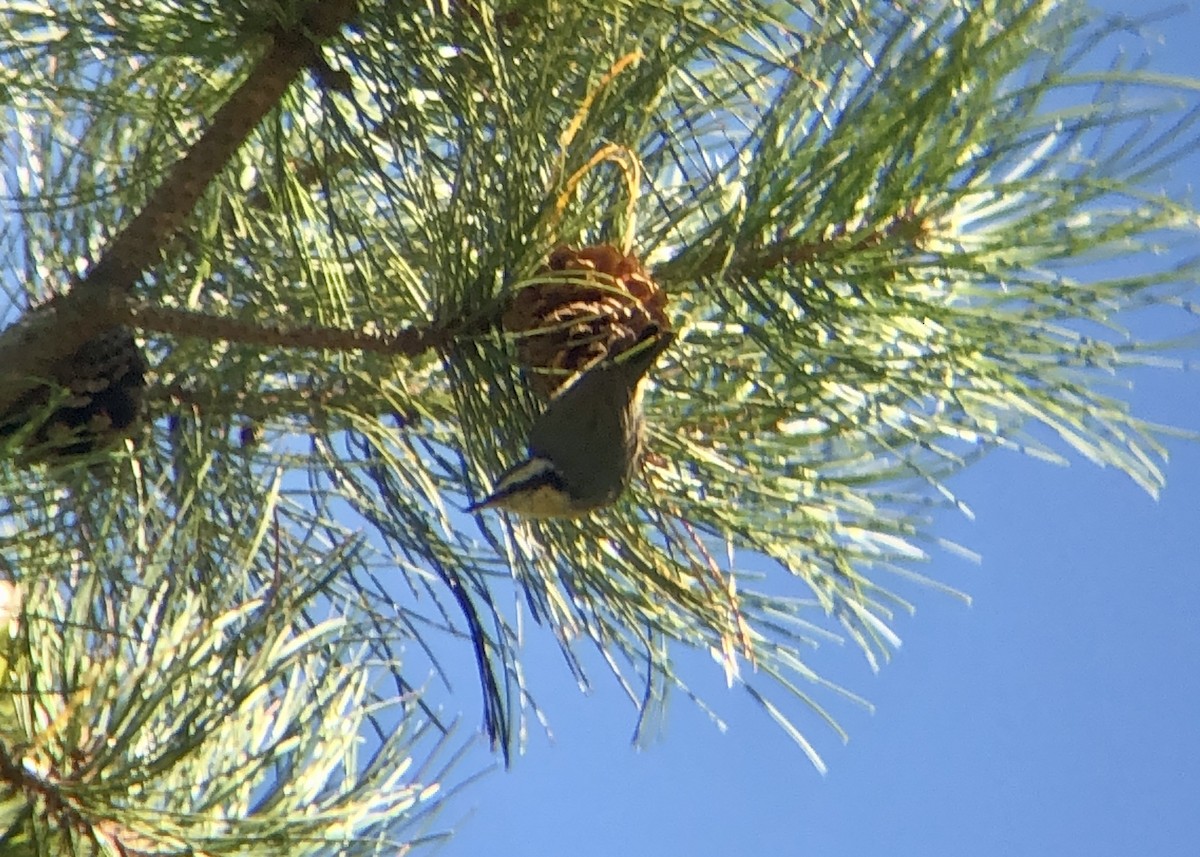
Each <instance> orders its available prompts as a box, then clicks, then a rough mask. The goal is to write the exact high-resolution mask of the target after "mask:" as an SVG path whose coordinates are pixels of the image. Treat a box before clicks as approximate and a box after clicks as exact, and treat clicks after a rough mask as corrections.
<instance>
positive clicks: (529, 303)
mask: <svg viewBox="0 0 1200 857" xmlns="http://www.w3.org/2000/svg"><path fill="white" fill-rule="evenodd" d="M558 273H561V274H563V275H564V276H563V279H554V275H555V274H558ZM537 278H538V281H535V282H533V283H531V284H530V285H528V286H526V287H525V288H523V289H521V290H520V291H519V292H517V293H516V295H515V296H514V297H513V299H512V300H511V301H510V302H509V305H508V307H507V308H506V309H505V311H504V317H503V319H502V323H503V325H504V329H505V331H507V332H508V333H512V334H517V335H518V339H517V353H518V355H519V357H520V360H521V363H522V364H523V365H524V366H525V367H526V369H528V370H529V371H528V379H529V385H530V387H531V388H532V389H533V391H534V392H535V393H537V394H538V395H540V396H542V397H544V398H549V397H551V396H553V395H554V393H555V391H557V390H558V389H559V388H560V387H561V386H562V385H563V384H564V383H565V382H566V381H567V380H568V379H569V378H570V377H571V375H573V374H574V373H575V372H579V371H580V370H582V369H585V368H587V367H588V366H590V365H591V364H592V363H594V362H596V361H597V360H600V359H602V358H604V357H606V356H608V355H616V354H620V353H621V352H622V351H624V350H625V349H626V348H629V347H630V346H632V345H634V344H635V343H636V342H637V341H638V337H639V336H641V334H642V332H643V331H644V330H645V329H646V328H647V327H649V326H651V325H655V326H657V327H658V328H660V329H662V330H668V329H669V328H670V325H668V324H667V316H666V306H667V295H666V293H665V292H664V291H663V290H662V289H661V288H659V286H658V284H657V283H656V282H654V279H653V278H652V277H651V276H650V274H649V272H648V271H647V270H646V269H645V268H643V267H642V264H641V262H639V261H638V259H637V257H636V256H634V255H632V254H631V255H628V256H627V255H625V254H624V253H622V252H621V251H620V250H618V249H617V248H616V247H613V246H612V245H611V244H596V245H593V246H590V247H584V248H582V249H580V250H575V249H573V248H571V247H567V246H565V245H560V246H558V247H556V248H554V250H553V251H552V252H551V253H550V258H549V260H548V262H547V264H546V265H544V266H543V267H542V268H541V269H539V270H538V272H537Z"/></svg>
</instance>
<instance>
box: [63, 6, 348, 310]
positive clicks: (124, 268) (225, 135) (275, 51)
mask: <svg viewBox="0 0 1200 857" xmlns="http://www.w3.org/2000/svg"><path fill="white" fill-rule="evenodd" d="M357 7H358V3H357V0H314V2H313V3H312V5H311V6H310V7H309V9H308V12H307V14H306V15H305V16H304V18H303V19H302V20H301V22H300V25H299V26H297V27H295V28H293V29H291V30H280V31H278V32H277V33H276V34H275V38H274V43H273V44H272V46H271V48H270V50H268V51H267V54H266V55H265V56H264V57H263V58H262V59H261V60H259V62H258V64H257V65H256V66H255V68H254V70H253V71H252V72H251V73H250V75H249V77H247V78H246V80H245V82H244V83H242V85H241V86H240V87H238V89H237V91H236V92H234V93H233V95H231V96H230V97H229V100H228V101H226V102H225V103H224V104H223V105H221V107H220V109H218V110H217V112H216V113H215V114H214V115H213V118H212V121H211V123H210V124H209V127H208V130H207V131H205V132H204V134H203V135H201V137H200V139H199V140H197V141H196V143H195V145H193V146H192V148H191V150H190V151H189V152H188V153H187V154H186V155H184V156H183V158H182V159H181V160H180V161H179V162H178V163H177V164H175V166H174V167H173V168H172V169H171V171H170V172H169V173H168V175H167V178H166V179H165V180H164V181H163V183H162V184H161V185H159V186H158V187H157V188H156V189H155V191H154V193H153V194H152V195H151V197H150V199H149V200H148V201H147V203H146V206H145V208H143V209H142V210H141V211H140V212H139V213H138V214H137V215H136V216H135V217H134V218H133V220H131V221H130V222H129V223H128V224H127V225H126V226H125V228H124V229H122V230H121V232H120V233H119V234H118V235H117V236H116V237H115V238H114V239H113V240H112V243H110V244H109V246H108V247H107V248H106V250H105V252H104V255H103V256H102V257H101V259H100V261H99V262H97V263H96V264H95V265H94V266H93V267H92V268H91V270H89V271H88V272H87V274H85V275H84V276H83V278H82V279H81V280H79V281H78V282H77V283H76V285H77V286H80V287H85V288H92V287H100V288H108V289H115V290H118V291H128V290H129V289H131V288H132V287H133V285H134V284H135V283H136V282H137V280H138V279H139V278H140V277H141V276H142V275H143V274H144V273H145V272H146V271H147V270H149V269H150V268H151V267H153V266H154V265H155V264H157V263H158V261H159V257H160V255H161V253H162V250H163V248H165V247H166V245H167V242H168V241H169V240H170V239H171V238H172V237H173V236H174V235H175V233H176V232H178V231H179V228H180V226H182V225H183V222H184V220H186V219H187V217H188V216H189V215H190V214H191V213H192V211H193V210H194V209H195V207H196V203H197V202H198V201H199V199H200V195H201V194H202V193H203V192H204V190H205V188H207V187H208V185H209V184H210V183H211V182H212V180H213V178H214V177H215V176H216V175H217V174H218V173H219V172H220V171H221V170H222V169H224V168H225V165H226V164H228V163H229V161H230V159H231V158H232V157H233V154H234V152H236V151H237V149H238V148H239V147H240V146H241V145H242V143H244V142H245V140H246V138H247V137H249V136H250V133H251V132H252V131H253V130H254V129H255V128H256V127H257V126H258V124H259V122H261V121H262V119H263V117H264V116H266V115H267V113H268V112H269V111H270V110H271V108H273V107H274V106H275V105H276V104H278V103H279V100H280V99H281V98H282V97H283V94H284V92H286V91H287V88H288V86H290V85H291V83H292V81H293V80H294V79H295V78H296V76H297V75H298V74H300V72H302V71H303V70H304V69H305V68H306V67H307V66H308V65H309V64H310V63H311V62H312V57H313V46H314V44H316V43H319V42H320V41H323V40H325V39H327V38H329V37H330V36H332V35H333V34H334V33H336V32H337V31H338V29H339V28H340V27H341V26H342V25H343V24H345V23H347V22H348V21H350V20H351V19H352V18H353V17H354V15H355V14H356V13H357V11H358V8H357Z"/></svg>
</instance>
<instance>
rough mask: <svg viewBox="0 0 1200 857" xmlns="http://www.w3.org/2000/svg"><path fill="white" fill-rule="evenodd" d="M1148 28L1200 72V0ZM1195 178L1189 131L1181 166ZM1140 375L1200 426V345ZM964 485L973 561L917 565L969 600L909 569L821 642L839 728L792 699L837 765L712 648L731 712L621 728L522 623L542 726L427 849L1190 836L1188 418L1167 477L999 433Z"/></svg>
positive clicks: (1050, 846) (1177, 68) (1082, 842)
mask: <svg viewBox="0 0 1200 857" xmlns="http://www.w3.org/2000/svg"><path fill="white" fill-rule="evenodd" d="M1100 5H1101V6H1102V7H1104V8H1108V9H1112V10H1118V9H1120V8H1129V7H1131V6H1133V5H1135V4H1122V3H1119V2H1116V0H1107V2H1105V3H1102V4H1100ZM1157 29H1158V30H1159V31H1160V32H1162V33H1163V34H1164V38H1165V42H1164V43H1163V44H1162V45H1159V46H1157V47H1155V48H1154V67H1155V68H1158V69H1160V70H1165V71H1173V72H1177V73H1189V74H1195V75H1200V53H1197V48H1196V45H1197V44H1200V10H1197V9H1195V8H1192V9H1189V10H1188V11H1187V12H1185V13H1183V14H1182V15H1179V16H1177V17H1176V18H1174V19H1172V20H1171V21H1169V22H1167V23H1164V24H1160V25H1158V27H1157ZM1197 178H1200V157H1196V158H1193V159H1192V161H1191V162H1189V163H1184V164H1180V166H1179V168H1178V169H1177V171H1176V175H1175V177H1174V179H1175V182H1174V183H1175V185H1176V186H1180V187H1181V186H1183V185H1184V184H1186V183H1187V182H1190V181H1192V180H1194V179H1197ZM1196 250H1197V252H1200V247H1197V248H1196ZM1194 356H1195V357H1197V358H1200V353H1197V354H1196V355H1194ZM1132 377H1133V379H1134V380H1135V382H1136V388H1135V390H1134V391H1133V393H1132V394H1131V399H1132V401H1133V402H1134V403H1135V406H1136V409H1137V411H1138V413H1139V414H1140V415H1142V416H1144V417H1147V418H1151V419H1155V420H1159V421H1163V422H1168V423H1172V424H1175V425H1179V426H1184V427H1188V428H1191V429H1200V371H1196V372H1192V373H1190V374H1185V373H1176V372H1167V371H1159V372H1149V371H1147V372H1138V373H1136V374H1134V375H1132ZM954 485H955V487H956V489H957V490H958V492H959V493H960V494H961V495H962V496H964V497H965V498H966V499H967V501H968V502H969V503H970V504H971V506H972V507H973V508H974V510H975V512H976V514H977V519H976V521H975V522H974V523H971V522H968V521H966V520H963V519H960V518H955V517H950V516H947V517H945V518H944V519H943V521H942V524H941V530H940V533H941V534H942V535H945V536H946V537H948V538H951V539H954V540H957V541H959V542H962V543H964V544H966V545H968V546H970V547H971V548H973V549H975V550H978V551H979V552H980V553H981V554H982V555H983V557H984V562H983V564H982V565H981V566H974V565H971V564H970V563H967V562H965V561H962V560H958V559H956V558H953V557H949V556H943V557H939V558H938V559H937V560H936V561H935V562H934V563H932V564H931V565H930V566H929V567H928V568H927V569H926V570H927V571H929V572H930V573H931V574H932V575H933V576H935V577H937V578H939V579H941V580H945V581H947V582H949V583H951V584H953V585H955V586H958V587H959V588H962V589H965V590H966V591H968V592H969V593H970V594H971V595H972V596H973V598H974V604H973V605H972V606H970V607H966V606H964V605H962V604H961V603H959V602H957V601H955V600H953V599H951V598H948V597H943V596H941V595H938V594H937V593H935V592H933V591H928V590H925V591H915V592H910V594H913V595H914V596H915V598H916V601H917V604H918V611H917V614H916V615H915V616H913V617H907V616H906V617H902V618H901V619H900V620H899V622H898V623H897V625H896V630H897V631H898V632H899V633H900V635H901V636H902V637H903V639H904V646H903V648H902V649H901V650H900V651H899V652H898V653H897V655H896V657H895V658H894V659H893V661H892V662H891V664H889V665H887V666H886V667H884V669H883V670H882V672H880V673H879V674H878V675H874V674H872V673H871V672H870V670H869V669H868V668H867V666H866V664H865V662H864V661H863V660H862V658H861V657H857V656H851V655H852V653H850V652H837V651H830V652H822V653H820V654H819V655H818V657H817V659H816V663H817V664H818V665H819V666H821V667H822V668H824V669H825V670H826V671H827V672H828V673H830V674H831V676H832V677H833V678H835V679H836V680H838V681H840V682H841V683H843V684H845V685H847V686H849V687H850V688H851V689H853V690H855V691H857V692H860V693H862V694H863V695H864V696H866V697H868V698H869V699H870V700H871V701H872V702H873V703H874V704H875V705H876V711H875V713H874V714H869V713H867V712H865V711H862V710H860V709H857V708H854V707H850V706H844V707H837V708H836V712H837V713H838V715H839V720H840V721H841V722H842V724H843V726H845V727H846V728H847V729H848V730H849V732H850V736H851V740H850V743H849V744H847V745H844V746H843V745H842V744H841V742H840V741H839V740H838V739H837V738H836V736H834V735H833V734H832V733H830V732H829V731H827V730H824V729H823V728H822V727H821V726H820V725H819V724H817V723H816V722H815V721H809V722H808V726H809V734H810V736H811V737H812V738H814V739H815V741H816V743H817V746H818V748H819V749H820V751H821V752H822V754H823V755H824V756H825V759H826V761H827V762H828V764H829V767H830V771H829V773H828V775H826V776H824V777H822V776H821V775H819V774H818V773H816V771H814V770H813V768H812V767H811V766H810V765H809V764H808V762H807V761H806V760H805V758H804V756H803V755H802V754H801V753H800V752H799V751H798V750H797V749H796V748H795V746H794V745H792V744H791V743H790V741H789V740H788V739H787V738H786V737H785V736H784V735H783V734H782V733H781V731H780V730H779V729H778V728H777V727H776V726H775V725H774V724H773V723H772V722H770V721H769V719H768V718H767V717H766V716H765V715H764V714H763V713H762V712H761V711H760V710H759V709H758V708H757V707H755V706H754V705H753V704H752V703H751V702H749V701H748V700H747V699H746V697H745V696H744V695H743V694H740V693H736V692H735V693H724V692H723V691H722V690H721V689H720V687H721V686H720V685H719V683H718V682H717V680H716V679H717V676H716V675H715V672H716V671H715V669H713V670H712V672H713V673H714V675H713V682H712V684H711V685H710V686H709V687H708V688H707V689H708V690H710V693H709V694H708V698H709V701H710V702H711V703H713V704H714V706H715V707H716V708H717V709H718V711H719V713H720V714H721V715H722V716H723V717H724V718H725V719H726V721H727V722H728V723H729V724H730V729H729V731H728V732H727V733H724V734H722V733H720V732H718V731H717V730H716V729H715V728H714V727H713V726H712V724H711V723H710V722H709V721H708V720H707V719H706V718H705V717H704V715H703V714H701V713H700V712H699V711H698V710H697V709H696V708H695V707H693V706H692V705H691V704H690V703H689V702H688V701H687V700H685V699H682V698H677V699H675V700H673V703H672V706H671V708H670V712H669V719H668V725H667V728H666V730H665V735H664V737H663V738H662V739H661V740H659V741H657V742H655V743H654V744H653V745H652V746H650V747H649V748H648V749H646V750H642V751H638V750H635V749H634V748H633V747H631V746H630V743H629V738H630V734H631V730H632V728H633V725H634V715H633V711H632V709H631V708H630V707H629V705H628V704H627V703H626V702H625V700H624V699H623V698H622V697H621V696H620V694H619V693H618V691H617V690H616V688H615V687H613V686H611V684H609V683H607V682H603V681H599V680H598V682H597V683H598V688H597V690H596V692H594V693H593V694H591V695H590V696H587V697H584V696H582V695H581V694H580V693H579V692H578V690H577V689H576V687H575V686H574V684H573V683H572V682H571V681H570V680H569V677H568V676H567V674H566V669H565V668H564V667H562V666H561V663H560V662H559V661H557V656H556V655H555V654H554V650H553V647H552V645H551V644H550V642H549V640H548V639H545V637H546V636H547V635H545V634H540V635H539V633H538V629H536V628H534V629H531V630H532V633H531V635H530V636H531V637H532V638H533V640H532V643H531V645H530V650H529V653H528V656H529V658H530V659H531V660H532V661H533V664H534V671H535V675H536V677H537V679H536V680H537V684H536V685H535V688H536V689H537V691H538V693H537V695H538V698H539V700H540V701H541V702H542V703H543V705H544V706H545V707H546V708H547V710H548V712H549V714H550V717H551V719H552V725H553V727H554V730H555V736H556V740H555V743H554V744H550V743H549V742H548V741H546V740H545V739H544V738H543V737H542V736H541V735H540V734H538V733H536V732H535V733H534V734H533V735H532V737H531V740H530V747H529V751H528V752H527V754H526V755H525V756H524V757H521V758H519V759H517V760H516V761H515V764H514V767H513V770H511V771H509V772H501V771H497V772H495V773H492V774H491V775H489V776H486V777H484V778H483V779H482V780H481V781H479V782H476V783H475V784H474V785H472V786H471V787H469V788H468V789H466V790H465V791H463V792H462V793H461V794H460V795H459V796H458V797H457V798H455V799H454V800H452V801H451V803H450V804H449V806H448V807H447V808H446V811H445V812H444V813H443V814H442V815H441V816H440V817H439V819H438V823H437V824H436V825H435V826H437V827H442V826H446V825H449V824H453V826H455V827H456V828H457V831H458V832H457V834H456V836H455V837H454V838H453V839H451V840H450V841H449V842H448V843H446V844H445V845H444V846H442V847H441V848H440V850H439V851H438V852H437V853H438V854H439V857H467V855H488V857H558V855H562V857H614V855H628V857H675V855H687V857H740V856H741V855H759V854H771V855H786V857H790V855H810V854H811V855H821V857H840V855H870V854H883V855H888V857H942V855H945V857H959V856H960V855H969V857H991V855H996V857H1000V855H1003V857H1041V855H1046V857H1075V855H1079V857H1197V855H1200V443H1196V444H1192V445H1189V444H1187V443H1184V442H1177V443H1174V444H1172V445H1171V461H1170V466H1169V471H1168V486H1167V489H1166V492H1165V493H1164V494H1163V496H1162V498H1161V499H1160V500H1159V501H1157V502H1156V501H1154V500H1152V499H1151V498H1150V497H1148V496H1146V495H1145V494H1143V493H1142V492H1141V491H1139V489H1137V488H1136V487H1135V486H1134V485H1133V484H1132V483H1131V482H1130V481H1129V480H1128V479H1127V478H1126V477H1124V476H1122V475H1121V474H1119V473H1116V472H1114V471H1111V470H1099V469H1097V468H1095V467H1093V466H1091V465H1089V464H1086V463H1084V462H1081V461H1076V462H1074V463H1073V464H1072V466H1071V467H1070V468H1067V469H1063V468H1057V467H1053V466H1051V465H1048V464H1044V463H1039V462H1035V461H1029V460H1025V459H1021V458H1019V457H1017V456H1015V455H997V456H993V457H992V458H990V459H988V460H985V461H984V462H983V463H982V464H980V465H977V466H975V467H973V468H972V469H971V470H970V471H969V472H968V473H966V474H964V475H963V476H962V477H961V478H959V479H957V480H956V481H955V483H954ZM697 664H699V661H697ZM690 672H691V674H693V675H694V674H695V672H697V671H696V670H692V671H690ZM600 678H601V676H600V675H599V674H597V679H600ZM475 716H476V712H475V711H466V712H465V713H464V725H472V726H473V725H474V722H475V721H474V718H475ZM480 758H483V754H482V753H480V754H476V755H473V756H472V757H471V761H477V760H478V759H480ZM471 761H468V762H467V763H466V764H464V765H463V766H462V767H461V768H460V771H461V772H464V773H465V772H466V771H467V770H469V769H470V767H471Z"/></svg>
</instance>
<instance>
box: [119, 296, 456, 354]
mask: <svg viewBox="0 0 1200 857" xmlns="http://www.w3.org/2000/svg"><path fill="white" fill-rule="evenodd" d="M129 323H130V324H131V325H133V326H134V327H137V328H139V329H141V330H144V331H148V332H152V333H168V334H171V335H172V336H176V337H184V338H186V337H196V338H199V339H207V340H209V341H212V342H241V343H245V344H250V345H261V346H264V347H266V348H312V349H331V350H334V351H373V352H375V353H377V354H389V355H392V356H394V357H415V356H416V355H418V354H420V353H422V352H423V351H426V350H427V349H430V348H440V347H444V346H445V345H448V344H449V343H450V341H451V340H452V339H453V338H454V337H455V336H456V335H458V334H459V333H461V331H460V330H458V329H456V328H454V329H452V328H443V327H411V328H407V329H405V330H400V331H396V332H395V333H369V332H367V331H364V330H348V329H346V328H341V327H325V326H321V325H298V326H292V325H284V324H273V323H269V322H261V321H245V320H242V319H237V318H226V317H223V316H215V315H207V314H205V313H200V312H192V311H190V310H181V309H170V308H167V307H157V306H150V305H148V304H130V305H129Z"/></svg>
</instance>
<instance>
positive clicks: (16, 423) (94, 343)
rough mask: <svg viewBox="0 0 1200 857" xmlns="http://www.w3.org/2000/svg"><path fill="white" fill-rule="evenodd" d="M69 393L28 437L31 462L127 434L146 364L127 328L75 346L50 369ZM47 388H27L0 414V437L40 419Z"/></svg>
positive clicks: (85, 449) (91, 447) (138, 410)
mask: <svg viewBox="0 0 1200 857" xmlns="http://www.w3.org/2000/svg"><path fill="white" fill-rule="evenodd" d="M54 377H55V380H56V381H58V383H59V384H60V385H61V386H62V387H63V388H65V390H66V391H67V393H68V395H67V396H66V399H65V400H64V401H62V402H61V404H59V405H58V407H57V408H55V409H54V411H52V412H51V413H50V414H49V415H48V416H46V417H45V421H44V422H43V423H42V424H41V425H40V426H38V428H37V429H36V430H35V431H34V432H33V433H32V434H31V435H30V436H29V438H28V440H27V441H26V449H27V451H28V452H29V453H30V457H31V458H34V459H45V460H50V459H61V458H69V457H71V456H76V455H84V454H87V453H89V452H92V451H94V450H97V449H103V448H105V447H107V446H110V445H112V444H114V443H116V442H117V441H119V440H120V439H121V438H124V437H127V436H129V435H130V434H132V432H133V429H134V428H135V426H136V424H137V422H138V419H139V417H140V416H141V413H142V399H143V394H144V392H145V388H146V361H145V358H144V357H143V356H142V351H141V349H140V348H139V347H138V344H137V341H136V340H135V339H134V336H133V331H132V330H130V329H129V328H127V327H114V328H112V329H110V330H108V331H105V332H104V333H103V334H101V335H100V336H97V337H95V338H93V339H91V340H89V341H87V342H85V343H84V344H83V345H82V346H80V348H79V350H78V351H76V352H75V353H74V354H73V355H71V356H70V357H68V358H66V359H64V360H62V361H60V362H59V363H58V365H57V366H55V367H54ZM51 395H52V393H51V390H50V389H49V388H48V387H45V386H43V387H38V388H36V389H33V390H30V391H29V393H27V394H26V395H25V396H24V397H22V399H21V400H20V401H19V402H17V404H16V405H14V406H13V408H12V409H11V410H9V411H8V413H6V414H4V415H3V416H0V434H2V435H7V434H12V433H14V432H15V431H17V430H18V429H20V428H21V427H23V426H24V425H25V424H26V423H28V422H29V421H30V420H32V419H38V418H40V417H41V415H42V413H43V412H44V409H45V407H46V405H47V403H48V402H49V401H51Z"/></svg>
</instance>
